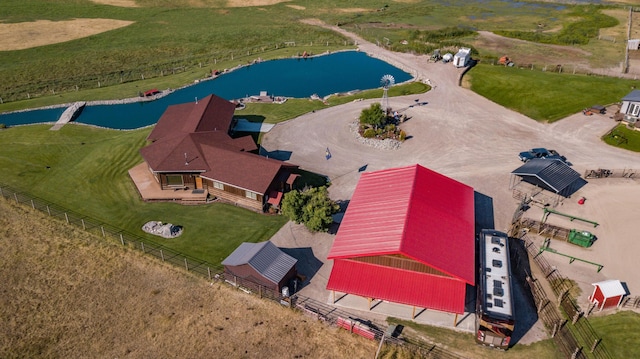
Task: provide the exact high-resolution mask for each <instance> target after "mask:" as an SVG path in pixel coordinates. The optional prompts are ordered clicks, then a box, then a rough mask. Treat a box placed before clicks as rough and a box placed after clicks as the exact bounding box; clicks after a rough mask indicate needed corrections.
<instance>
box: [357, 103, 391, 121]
mask: <svg viewBox="0 0 640 359" xmlns="http://www.w3.org/2000/svg"><path fill="white" fill-rule="evenodd" d="M386 117H387V116H386V114H385V113H384V111H383V110H382V105H380V103H379V102H375V103H372V104H371V106H369V108H365V109H364V110H362V112H361V113H360V124H362V125H365V124H366V125H371V126H374V127H379V126H381V125H382V124H383V123H384V122H385V119H386Z"/></svg>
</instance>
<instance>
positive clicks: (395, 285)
mask: <svg viewBox="0 0 640 359" xmlns="http://www.w3.org/2000/svg"><path fill="white" fill-rule="evenodd" d="M474 218H475V217H474V191H473V188H471V187H469V186H467V185H465V184H463V183H460V182H458V181H455V180H453V179H451V178H448V177H446V176H444V175H442V174H439V173H437V172H434V171H432V170H430V169H427V168H425V167H422V166H420V165H412V166H407V167H401V168H393V169H386V170H381V171H376V172H368V173H363V174H362V177H361V178H360V180H359V182H358V184H357V186H356V189H355V192H354V194H353V196H352V198H351V201H350V202H349V207H348V208H347V211H346V213H345V215H344V218H343V220H342V223H341V224H340V228H339V229H338V233H337V235H336V238H335V241H334V243H333V246H332V248H331V251H330V252H329V255H328V259H333V260H334V265H333V269H332V270H331V276H330V278H329V282H328V284H327V289H329V290H332V291H337V292H342V293H347V294H353V295H357V296H361V297H366V298H368V299H369V300H371V299H379V300H386V301H389V302H394V303H401V304H405V305H410V306H413V307H414V310H415V308H416V307H418V308H426V309H436V310H440V311H445V312H451V313H460V314H461V313H464V307H465V294H466V288H467V285H469V286H473V285H474V283H475V268H474V267H475V240H474V230H475V229H474Z"/></svg>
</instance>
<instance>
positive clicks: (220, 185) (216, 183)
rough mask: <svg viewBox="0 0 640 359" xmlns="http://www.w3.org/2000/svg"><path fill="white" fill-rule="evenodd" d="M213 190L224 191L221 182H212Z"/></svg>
mask: <svg viewBox="0 0 640 359" xmlns="http://www.w3.org/2000/svg"><path fill="white" fill-rule="evenodd" d="M213 188H217V189H222V190H224V184H222V183H221V182H218V181H213Z"/></svg>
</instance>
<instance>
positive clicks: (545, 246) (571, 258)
mask: <svg viewBox="0 0 640 359" xmlns="http://www.w3.org/2000/svg"><path fill="white" fill-rule="evenodd" d="M550 242H551V241H550V240H549V238H547V239H545V240H544V243H543V244H542V247H540V251H539V252H538V254H540V253H542V252H544V251H547V252H551V253H555V254H557V255H561V256H563V257H567V258H569V263H573V262H574V261H580V262H583V263H587V264H591V265H594V266H596V267H597V268H598V273H599V272H600V271H601V270H602V268H603V267H604V266H603V265H602V264H598V263H595V262H591V261H588V260H585V259H582V258H578V257H574V256H572V255H569V254H564V253H560V252H558V251H557V250H555V249H552V248H549V244H550Z"/></svg>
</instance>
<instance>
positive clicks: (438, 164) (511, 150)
mask: <svg viewBox="0 0 640 359" xmlns="http://www.w3.org/2000/svg"><path fill="white" fill-rule="evenodd" d="M330 28H332V29H333V30H336V31H339V32H341V33H343V34H345V35H347V36H350V37H352V38H353V39H354V41H357V43H358V45H359V48H360V51H365V52H367V53H368V54H370V55H371V56H374V57H378V58H380V59H382V60H384V61H387V62H389V63H391V64H392V65H395V66H397V67H399V68H401V69H403V70H405V71H407V72H409V73H412V74H414V77H415V78H416V79H417V80H420V81H424V82H427V83H429V84H431V86H432V90H431V91H429V92H428V93H426V94H422V95H412V96H404V97H393V98H390V99H389V105H390V106H391V107H392V108H393V109H394V110H399V111H401V112H402V113H404V114H406V115H407V116H408V117H409V120H408V121H406V122H405V123H403V124H402V125H401V127H402V128H403V129H404V130H405V131H406V133H407V134H408V135H409V136H410V138H409V139H408V140H406V141H405V142H404V143H402V145H401V146H400V148H399V149H396V150H383V149H378V148H374V147H371V146H368V145H365V144H363V143H362V142H361V141H359V140H358V138H357V136H356V135H355V134H354V132H353V131H352V130H351V128H350V127H351V125H352V124H353V122H355V121H357V118H358V116H359V114H360V112H361V111H362V109H364V108H366V107H368V106H370V104H371V103H373V102H376V101H380V100H364V101H356V102H352V103H349V104H345V105H342V106H337V107H332V108H327V109H324V110H320V111H315V112H314V113H309V114H306V115H303V116H300V117H298V118H296V119H293V120H290V121H287V122H283V123H280V124H278V125H276V126H275V127H274V128H273V129H272V130H271V131H270V132H268V133H267V134H266V135H265V136H264V137H263V139H262V146H263V147H264V148H265V149H266V150H267V151H276V150H281V151H291V158H290V160H289V161H290V162H291V163H295V164H297V165H299V166H300V167H301V168H303V169H305V170H308V171H312V172H315V173H318V174H322V175H326V176H327V177H328V178H329V179H330V180H331V186H330V188H329V192H330V195H331V197H332V199H334V200H348V199H349V198H350V197H351V195H352V194H353V191H354V189H355V186H356V184H357V182H358V179H359V177H360V173H361V172H360V171H359V169H361V168H362V167H363V166H365V165H366V171H376V170H381V169H386V168H391V167H399V166H405V165H411V164H415V163H419V164H421V165H423V166H425V167H428V168H430V169H432V170H435V171H437V172H440V173H442V174H444V175H446V176H449V177H451V178H454V179H456V180H458V181H461V182H463V183H465V184H467V185H470V186H472V187H473V188H474V189H475V190H476V191H477V192H479V193H481V194H483V195H485V196H488V197H490V198H491V199H492V200H493V205H494V219H495V228H496V229H499V230H503V231H506V230H507V229H508V228H509V225H510V224H511V218H512V214H513V212H514V210H515V209H516V206H517V203H518V202H517V201H516V200H515V199H513V198H512V193H511V191H510V190H509V181H510V173H511V171H513V170H514V169H516V168H517V167H519V166H520V165H521V164H522V163H521V162H520V161H519V159H518V156H517V154H518V153H519V152H520V151H524V150H527V149H529V148H533V147H547V148H552V149H555V150H557V151H558V152H559V153H561V154H562V155H564V156H566V157H567V158H568V159H569V161H570V162H571V164H572V165H573V168H574V169H575V170H576V171H578V172H579V173H581V174H582V173H584V171H585V170H586V169H595V168H614V169H618V168H619V169H622V168H638V169H640V154H637V153H633V152H630V151H626V150H622V149H618V148H615V147H612V146H609V145H607V144H605V143H604V142H602V141H601V140H600V137H601V136H602V135H603V134H605V133H606V132H607V131H609V130H610V129H611V128H612V127H613V126H614V125H615V122H614V121H613V120H612V119H610V118H609V116H608V115H594V116H584V115H582V113H578V114H575V115H572V116H569V117H568V118H566V119H563V120H562V121H558V122H556V123H553V124H545V123H538V122H536V121H534V120H532V119H530V118H528V117H526V116H524V115H521V114H519V113H516V112H514V111H511V110H509V109H506V108H504V107H502V106H499V105H498V104H496V103H493V102H491V101H490V100H488V99H486V98H484V97H481V96H479V95H477V94H475V93H474V92H472V91H470V90H468V89H465V88H462V87H460V86H458V79H459V77H460V75H461V73H462V70H461V69H456V68H454V67H453V66H452V65H451V64H443V63H441V62H439V63H429V62H428V57H427V56H415V55H411V54H403V53H392V52H389V51H386V50H384V49H382V48H379V47H377V46H375V45H373V44H370V43H367V42H365V41H364V40H362V39H359V38H357V37H355V36H354V35H352V34H349V33H346V32H344V31H343V30H342V29H339V28H336V27H330ZM471 71H473V70H471ZM523 71H525V70H523ZM526 95H527V94H523V96H526ZM425 102H426V104H424V105H416V104H417V103H425ZM613 112H615V108H610V109H609V113H613ZM327 148H329V149H330V151H331V155H332V157H331V158H330V159H329V160H327V159H326V158H325V150H326V149H327ZM611 181H612V180H590V183H589V184H587V185H586V186H585V187H583V189H581V190H580V191H579V192H578V193H576V194H575V195H574V196H578V197H579V196H582V195H584V193H587V194H588V195H589V198H590V199H589V201H588V202H587V204H586V205H584V206H578V205H576V204H573V202H576V200H577V199H576V200H574V199H568V200H567V201H566V202H567V205H563V208H561V209H559V210H562V211H569V213H572V212H571V211H574V213H575V212H579V213H580V215H584V216H586V217H587V218H589V219H592V220H596V221H599V223H600V224H601V226H600V227H599V228H600V229H594V231H595V232H598V231H601V232H600V233H597V235H598V236H599V238H601V240H599V241H598V242H596V244H594V246H593V247H592V248H590V249H588V250H585V249H583V248H577V247H576V246H570V245H569V246H568V248H565V247H566V246H561V248H562V250H563V251H565V253H572V251H574V252H576V253H577V254H575V255H576V256H585V257H588V258H589V259H590V260H593V261H599V263H601V264H604V269H603V270H602V271H601V272H600V273H597V272H596V270H595V269H593V268H591V267H588V266H587V267H585V266H584V265H580V264H579V265H570V264H569V263H567V261H568V260H567V259H566V258H564V257H558V256H556V257H554V254H547V253H545V256H547V255H548V256H549V259H550V261H551V262H553V263H555V264H557V265H558V268H559V270H560V271H561V273H562V274H563V275H564V276H567V277H570V278H573V277H576V278H577V282H578V284H579V285H580V286H581V288H582V289H583V295H582V297H581V301H582V302H585V301H586V296H587V295H589V294H591V291H592V287H591V283H592V282H593V281H598V280H601V279H604V278H612V279H620V280H622V281H624V282H626V283H627V286H628V287H629V289H630V291H631V295H640V278H637V276H630V275H628V274H627V273H630V272H631V271H630V269H631V268H632V267H633V265H634V264H635V257H637V254H638V253H640V244H638V243H636V242H638V241H634V238H637V236H634V231H635V230H637V227H638V226H637V225H635V224H634V222H633V221H628V220H625V221H622V218H627V217H628V216H626V217H625V216H624V214H628V213H631V212H633V210H635V211H636V212H635V213H636V215H635V216H636V217H637V214H638V213H639V212H638V208H639V207H638V205H637V198H640V186H638V182H637V181H634V180H626V179H624V180H623V179H620V180H618V181H617V182H616V180H613V181H614V182H613V183H612V182H611ZM578 197H576V198H578ZM630 198H631V199H630ZM632 198H635V199H636V200H633V199H632ZM569 202H571V204H570V203H569ZM616 214H621V216H618V215H616ZM535 216H537V214H536V215H535ZM596 217H598V218H596ZM533 218H535V217H533ZM565 225H566V226H571V228H576V225H575V224H574V223H573V222H570V223H567V224H565ZM293 232H295V234H296V236H295V240H292V239H291V235H290V234H291V233H293ZM302 237H307V239H302ZM272 240H273V241H274V242H275V244H276V245H278V246H281V247H293V246H294V245H293V244H292V243H295V242H296V241H297V242H302V243H304V245H305V246H307V245H308V246H310V247H313V246H314V244H313V243H314V242H318V241H319V242H322V244H321V245H318V248H315V247H314V248H313V253H314V255H315V257H316V258H317V259H319V260H321V261H323V262H326V255H327V252H328V250H329V248H330V243H331V242H332V241H333V236H332V235H329V234H316V235H310V234H308V232H307V234H305V230H304V228H300V227H296V226H295V225H292V224H289V225H287V226H285V227H284V228H283V230H281V231H280V232H279V233H278V234H277V235H276V236H274V238H273V239H272ZM561 244H562V245H565V243H561ZM585 251H587V252H585ZM630 251H634V252H630ZM629 253H635V254H636V255H635V256H631V255H629ZM625 258H628V259H625ZM574 263H575V262H574ZM330 266H331V263H325V264H324V265H323V266H321V267H320V269H319V270H318V272H317V274H316V276H315V277H314V280H312V281H311V282H312V285H311V286H310V288H309V289H308V293H306V295H308V296H312V295H315V296H319V297H321V298H322V297H324V298H325V300H327V299H326V297H327V293H326V290H324V286H326V281H327V279H328V276H329V273H330ZM312 288H313V289H312ZM305 290H307V289H306V288H305ZM310 293H311V294H310ZM583 305H584V304H583ZM585 308H586V306H585ZM539 336H540V333H537V334H534V335H533V337H539ZM526 341H528V340H527V339H526V338H525V339H524V340H523V341H522V342H526Z"/></svg>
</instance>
